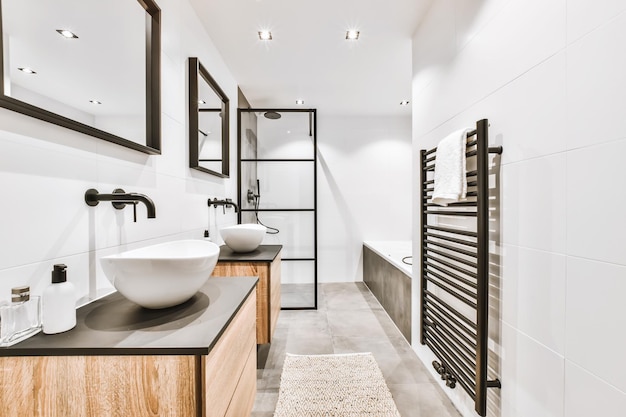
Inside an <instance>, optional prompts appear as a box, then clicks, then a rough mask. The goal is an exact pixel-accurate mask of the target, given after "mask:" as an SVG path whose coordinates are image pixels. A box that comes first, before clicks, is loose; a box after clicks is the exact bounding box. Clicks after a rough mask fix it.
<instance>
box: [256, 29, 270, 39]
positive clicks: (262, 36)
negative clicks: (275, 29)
mask: <svg viewBox="0 0 626 417" xmlns="http://www.w3.org/2000/svg"><path fill="white" fill-rule="evenodd" d="M259 39H261V40H262V41H271V40H272V32H270V31H269V30H260V31H259Z"/></svg>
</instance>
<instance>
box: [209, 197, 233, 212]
mask: <svg viewBox="0 0 626 417" xmlns="http://www.w3.org/2000/svg"><path fill="white" fill-rule="evenodd" d="M207 205H208V206H209V207H211V206H213V207H217V206H222V207H224V213H226V209H225V207H228V206H232V207H233V208H234V209H235V213H237V211H238V210H239V207H237V203H235V202H234V201H233V200H232V199H230V198H227V199H225V200H218V199H217V198H214V199H213V200H211V199H210V198H209V201H207Z"/></svg>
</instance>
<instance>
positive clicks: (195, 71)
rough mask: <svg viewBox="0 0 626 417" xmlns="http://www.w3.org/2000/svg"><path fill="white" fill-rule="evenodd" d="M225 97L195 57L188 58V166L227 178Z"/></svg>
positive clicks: (227, 136) (227, 153)
mask: <svg viewBox="0 0 626 417" xmlns="http://www.w3.org/2000/svg"><path fill="white" fill-rule="evenodd" d="M228 103H229V100H228V97H227V96H226V94H225V93H224V91H223V90H222V89H221V88H220V86H219V85H218V84H217V82H215V80H214V79H213V77H211V75H210V74H209V72H208V71H207V70H206V68H205V67H204V66H203V65H202V64H201V63H200V61H199V60H198V58H195V57H191V58H189V167H190V168H194V169H197V170H199V171H203V172H207V173H209V174H212V175H216V176H218V177H222V178H228V175H229V168H228V166H229V160H228V155H229V151H228V143H229V139H228V138H229V134H228V127H229V117H228V113H229V112H228Z"/></svg>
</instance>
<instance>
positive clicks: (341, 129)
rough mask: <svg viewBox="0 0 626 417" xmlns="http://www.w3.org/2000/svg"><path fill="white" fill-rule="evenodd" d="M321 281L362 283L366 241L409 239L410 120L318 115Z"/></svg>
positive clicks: (406, 117)
mask: <svg viewBox="0 0 626 417" xmlns="http://www.w3.org/2000/svg"><path fill="white" fill-rule="evenodd" d="M317 138H318V161H319V162H318V183H317V186H318V219H319V222H318V258H319V261H318V278H319V281H320V282H336V281H361V280H363V271H362V253H363V249H362V246H363V241H364V240H406V241H408V240H410V239H411V220H410V219H411V217H410V216H411V193H410V192H409V190H410V188H411V120H410V117H409V116H378V117H372V116H339V115H326V114H324V113H323V110H322V111H319V112H318V135H317Z"/></svg>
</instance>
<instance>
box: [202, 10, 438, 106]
mask: <svg viewBox="0 0 626 417" xmlns="http://www.w3.org/2000/svg"><path fill="white" fill-rule="evenodd" d="M431 1H432V0H191V3H192V5H193V7H194V8H195V10H196V12H197V13H198V15H199V16H200V19H201V20H202V22H203V23H204V25H205V27H206V30H207V31H208V33H209V36H210V37H211V39H212V40H213V42H214V44H215V46H216V47H217V48H218V50H219V51H220V53H221V55H222V57H223V59H224V61H225V62H226V64H227V65H228V67H229V68H230V70H231V72H232V73H233V76H234V77H235V79H236V80H237V82H238V84H239V86H240V88H241V90H242V91H243V93H244V95H245V96H246V98H247V99H248V100H249V101H250V103H251V105H252V106H253V107H257V108H261V107H275V108H280V107H282V108H295V107H297V106H296V104H295V100H296V99H298V98H302V99H304V100H305V104H304V106H303V107H306V108H317V109H318V110H319V111H320V112H323V113H325V114H328V113H333V114H361V115H371V114H382V115H401V114H405V115H406V114H410V106H407V107H402V106H400V105H399V103H400V101H401V100H409V99H410V96H411V36H412V34H413V32H414V30H415V28H416V27H417V24H418V23H419V21H420V18H421V16H422V15H423V13H424V12H425V10H426V9H427V7H428V5H429V4H430V3H431ZM353 28H354V29H357V30H359V31H360V39H359V40H358V41H356V42H355V41H347V40H346V39H345V33H346V30H347V29H353ZM262 29H269V30H271V32H272V36H273V40H271V41H269V42H267V41H266V42H263V41H260V40H259V38H258V35H257V32H258V31H259V30H262Z"/></svg>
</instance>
